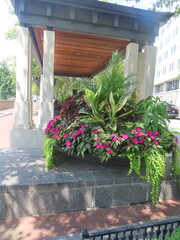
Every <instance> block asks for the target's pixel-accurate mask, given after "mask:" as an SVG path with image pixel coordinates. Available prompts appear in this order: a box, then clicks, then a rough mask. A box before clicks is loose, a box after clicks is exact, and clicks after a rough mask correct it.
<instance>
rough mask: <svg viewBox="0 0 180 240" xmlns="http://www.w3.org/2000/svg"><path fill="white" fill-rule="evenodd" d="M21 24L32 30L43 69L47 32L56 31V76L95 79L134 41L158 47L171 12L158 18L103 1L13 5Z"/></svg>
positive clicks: (16, 1) (17, 0) (25, 0)
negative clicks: (116, 53) (157, 39)
mask: <svg viewBox="0 0 180 240" xmlns="http://www.w3.org/2000/svg"><path fill="white" fill-rule="evenodd" d="M11 1H12V3H13V6H14V8H15V12H16V14H17V16H18V18H19V21H20V23H21V25H23V26H28V27H29V29H30V32H31V35H32V39H33V45H34V49H35V52H36V56H37V57H38V59H39V62H40V63H41V65H43V60H42V59H43V30H44V29H49V30H53V31H55V61H54V73H55V74H56V75H64V76H92V75H94V74H96V73H97V72H99V71H100V70H101V69H103V67H104V66H105V65H106V63H107V61H108V60H109V58H110V57H111V54H112V52H113V51H115V50H125V47H126V45H127V44H128V43H129V42H137V43H139V44H140V46H144V45H146V44H153V43H154V39H155V36H156V35H157V34H158V30H159V25H160V24H163V23H165V22H166V21H167V20H168V19H169V18H170V17H171V16H172V14H171V13H156V12H152V11H147V10H141V9H136V8H130V7H124V6H120V5H116V4H110V3H105V2H99V1H97V0H11Z"/></svg>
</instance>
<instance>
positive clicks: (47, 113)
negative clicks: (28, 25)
mask: <svg viewBox="0 0 180 240" xmlns="http://www.w3.org/2000/svg"><path fill="white" fill-rule="evenodd" d="M54 46H55V33H54V32H53V31H48V30H44V49H43V75H42V76H41V86H40V104H39V119H38V128H39V129H43V128H45V126H46V124H47V122H48V121H49V120H50V119H51V118H53V115H54V103H53V88H54V78H53V76H54Z"/></svg>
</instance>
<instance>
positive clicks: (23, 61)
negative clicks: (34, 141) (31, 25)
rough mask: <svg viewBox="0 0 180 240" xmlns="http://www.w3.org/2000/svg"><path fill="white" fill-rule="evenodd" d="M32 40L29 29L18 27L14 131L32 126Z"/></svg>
mask: <svg viewBox="0 0 180 240" xmlns="http://www.w3.org/2000/svg"><path fill="white" fill-rule="evenodd" d="M31 47H32V43H31V38H30V33H29V29H28V28H27V27H21V26H19V27H17V58H16V101H15V109H14V126H13V129H30V128H31V126H32V101H31V89H32V87H31V86H32V76H31Z"/></svg>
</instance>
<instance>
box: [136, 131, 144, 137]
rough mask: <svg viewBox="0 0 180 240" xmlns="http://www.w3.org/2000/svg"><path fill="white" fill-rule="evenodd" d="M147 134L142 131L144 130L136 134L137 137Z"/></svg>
mask: <svg viewBox="0 0 180 240" xmlns="http://www.w3.org/2000/svg"><path fill="white" fill-rule="evenodd" d="M145 135H146V134H145V133H142V132H137V133H136V134H135V136H136V137H142V136H145Z"/></svg>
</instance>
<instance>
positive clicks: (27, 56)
mask: <svg viewBox="0 0 180 240" xmlns="http://www.w3.org/2000/svg"><path fill="white" fill-rule="evenodd" d="M31 47H32V41H31V37H30V32H29V29H28V28H27V27H22V26H19V27H17V59H16V101H15V107H14V125H13V129H12V130H11V136H10V147H11V148H36V147H42V144H43V143H42V139H43V132H42V130H39V129H35V128H34V125H33V121H32V99H31V95H32V93H31V90H32V74H31V64H32V61H31V56H32V55H31V53H32V52H31Z"/></svg>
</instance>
